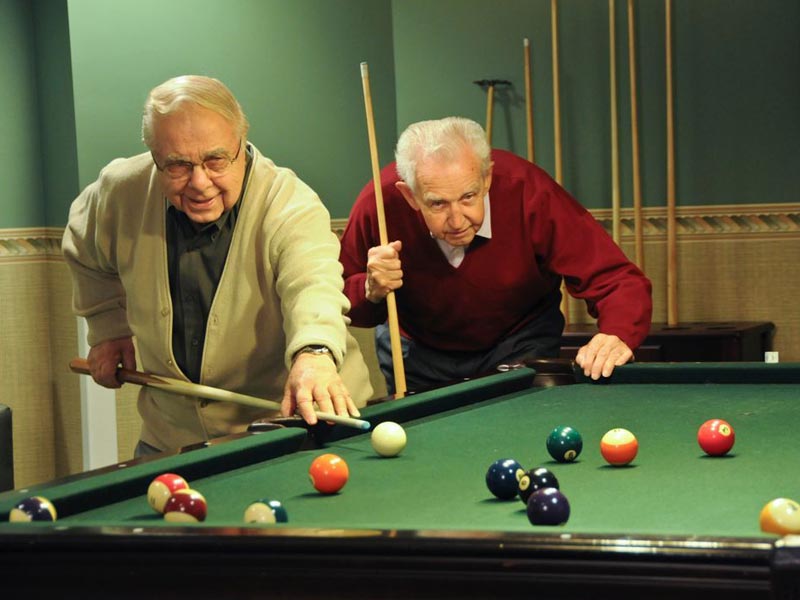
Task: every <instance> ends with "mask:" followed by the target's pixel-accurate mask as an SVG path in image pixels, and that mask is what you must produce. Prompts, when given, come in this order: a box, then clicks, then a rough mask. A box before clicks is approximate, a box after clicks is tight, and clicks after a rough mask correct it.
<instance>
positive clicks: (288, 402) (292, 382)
mask: <svg viewBox="0 0 800 600" xmlns="http://www.w3.org/2000/svg"><path fill="white" fill-rule="evenodd" d="M314 404H316V405H317V409H318V410H320V411H322V412H333V413H336V414H337V415H340V416H344V417H347V416H353V417H357V416H359V412H358V408H356V405H355V403H354V402H353V399H352V398H351V397H350V392H348V391H347V387H345V385H344V382H343V381H342V378H341V377H339V373H338V372H337V371H336V365H335V364H334V362H333V361H332V360H331V359H330V357H329V356H324V355H323V356H318V355H315V354H310V353H303V354H298V355H297V358H296V359H295V361H294V364H293V365H292V370H291V371H289V377H288V379H287V380H286V385H285V386H284V388H283V402H281V415H283V416H284V417H288V416H291V415H293V414H294V413H295V412H296V413H298V414H299V415H300V416H301V417H303V419H304V420H305V422H306V423H308V424H309V425H314V424H316V422H317V415H316V413H315V412H314Z"/></svg>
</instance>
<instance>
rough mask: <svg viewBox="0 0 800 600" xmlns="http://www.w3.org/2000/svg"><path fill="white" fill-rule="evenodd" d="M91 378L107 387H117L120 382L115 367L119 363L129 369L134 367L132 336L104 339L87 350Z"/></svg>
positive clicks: (134, 355)
mask: <svg viewBox="0 0 800 600" xmlns="http://www.w3.org/2000/svg"><path fill="white" fill-rule="evenodd" d="M86 360H87V361H88V363H89V371H90V372H91V374H92V379H94V380H95V381H96V382H97V383H99V384H100V385H102V386H103V387H107V388H118V387H120V386H122V382H121V381H119V379H117V368H118V367H119V366H120V365H121V366H122V367H123V368H125V369H130V370H131V371H133V370H135V369H136V350H135V349H134V347H133V338H131V337H124V338H118V339H116V340H106V341H105V342H100V343H99V344H97V345H96V346H92V347H91V349H90V350H89V356H87V357H86Z"/></svg>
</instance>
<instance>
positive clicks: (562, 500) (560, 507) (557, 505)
mask: <svg viewBox="0 0 800 600" xmlns="http://www.w3.org/2000/svg"><path fill="white" fill-rule="evenodd" d="M527 513H528V520H529V521H530V522H531V524H533V525H563V524H564V523H566V522H567V520H569V500H567V497H566V496H565V495H564V494H562V493H561V492H560V491H559V490H557V489H556V488H552V487H549V488H542V489H540V490H536V491H535V492H534V493H533V494H531V496H530V498H528V507H527Z"/></svg>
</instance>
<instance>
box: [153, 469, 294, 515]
mask: <svg viewBox="0 0 800 600" xmlns="http://www.w3.org/2000/svg"><path fill="white" fill-rule="evenodd" d="M147 503H148V504H149V505H150V508H152V509H153V510H154V511H155V512H157V513H159V514H161V515H164V520H165V521H169V522H171V523H199V522H202V521H205V520H206V516H207V514H208V504H207V503H206V499H205V498H204V497H203V495H202V494H201V493H200V492H198V491H197V490H193V489H191V488H190V487H189V484H188V482H187V481H186V480H185V479H184V478H183V477H181V476H180V475H176V474H175V473H164V474H162V475H159V476H158V477H156V478H155V479H153V481H152V482H150V485H149V486H148V488H147ZM288 520H289V516H288V514H287V513H286V509H285V508H284V507H283V505H282V504H281V503H280V502H279V501H278V500H270V499H259V500H256V501H255V502H251V503H250V504H249V505H248V506H247V508H246V509H245V511H244V522H245V523H286V522H287V521H288Z"/></svg>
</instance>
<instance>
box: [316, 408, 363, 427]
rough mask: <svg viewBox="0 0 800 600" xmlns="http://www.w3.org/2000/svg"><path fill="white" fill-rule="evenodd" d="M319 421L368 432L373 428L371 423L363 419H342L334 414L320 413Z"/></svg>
mask: <svg viewBox="0 0 800 600" xmlns="http://www.w3.org/2000/svg"><path fill="white" fill-rule="evenodd" d="M317 419H319V420H320V421H328V422H330V423H333V424H335V425H345V426H346V427H354V428H355V429H361V430H363V431H368V430H369V429H370V428H371V427H372V425H370V423H369V421H364V420H362V419H354V418H353V417H342V416H339V415H337V414H334V413H327V412H318V413H317Z"/></svg>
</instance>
